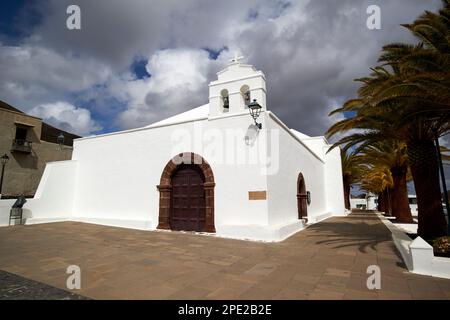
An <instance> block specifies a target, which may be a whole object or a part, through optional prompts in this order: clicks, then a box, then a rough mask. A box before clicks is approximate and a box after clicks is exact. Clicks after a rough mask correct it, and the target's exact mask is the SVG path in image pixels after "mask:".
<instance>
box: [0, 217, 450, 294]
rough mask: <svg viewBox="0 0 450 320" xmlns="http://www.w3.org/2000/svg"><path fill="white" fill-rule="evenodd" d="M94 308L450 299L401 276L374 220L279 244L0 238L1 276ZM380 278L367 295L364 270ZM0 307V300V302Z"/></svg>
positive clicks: (115, 231) (38, 230)
mask: <svg viewBox="0 0 450 320" xmlns="http://www.w3.org/2000/svg"><path fill="white" fill-rule="evenodd" d="M72 264H75V265H78V266H79V267H80V268H81V273H82V274H81V290H74V291H73V292H75V293H77V294H80V295H82V296H86V297H89V298H93V299H450V280H445V279H439V278H432V277H426V276H419V275H414V274H411V273H408V272H407V270H406V268H405V265H404V264H403V262H402V260H401V258H400V257H399V253H398V252H397V251H396V249H395V247H394V244H393V242H392V241H391V236H390V233H389V231H388V229H387V228H386V227H385V226H384V224H383V223H382V222H381V221H380V220H379V218H378V217H377V216H376V215H374V214H352V215H350V216H348V217H342V218H341V217H339V218H338V217H336V218H330V219H327V220H325V221H323V222H320V223H317V224H314V225H311V226H309V227H308V228H307V229H306V230H304V231H301V232H299V233H297V234H296V235H294V236H292V237H290V238H289V239H287V240H285V241H283V242H280V243H262V242H249V241H239V240H230V239H222V238H218V237H214V236H205V235H194V234H186V233H179V232H167V231H153V232H151V231H139V230H131V229H123V228H114V227H105V226H99V225H93V224H84V223H78V222H60V223H51V224H40V225H30V226H14V227H5V228H0V269H1V270H5V271H8V272H11V273H14V274H17V275H20V276H23V277H26V278H29V279H33V280H36V281H39V282H42V283H45V284H48V285H51V286H54V287H57V288H61V289H66V288H65V283H66V279H67V277H68V275H67V274H66V268H67V267H68V266H69V265H72ZM369 265H378V266H379V267H380V268H381V274H382V277H381V290H368V289H367V286H366V281H367V277H368V276H369V275H368V274H367V273H366V270H367V267H368V266H369ZM0 298H1V297H0Z"/></svg>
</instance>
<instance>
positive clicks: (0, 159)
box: [0, 153, 9, 197]
mask: <svg viewBox="0 0 450 320" xmlns="http://www.w3.org/2000/svg"><path fill="white" fill-rule="evenodd" d="M8 161H9V157H8V155H7V154H6V153H5V154H4V155H3V156H1V157H0V163H1V164H2V175H1V176H0V197H1V195H2V187H3V175H4V173H5V165H6V164H7V163H8Z"/></svg>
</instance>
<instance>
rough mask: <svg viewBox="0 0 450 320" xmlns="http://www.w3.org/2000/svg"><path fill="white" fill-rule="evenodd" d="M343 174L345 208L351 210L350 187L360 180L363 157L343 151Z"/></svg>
mask: <svg viewBox="0 0 450 320" xmlns="http://www.w3.org/2000/svg"><path fill="white" fill-rule="evenodd" d="M341 161H342V175H343V183H344V201H345V208H346V209H348V210H350V209H351V204H350V189H351V187H352V184H354V183H355V182H356V181H358V179H359V176H360V172H361V159H360V157H359V156H357V155H355V154H349V153H347V152H341Z"/></svg>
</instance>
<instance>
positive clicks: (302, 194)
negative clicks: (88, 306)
mask: <svg viewBox="0 0 450 320" xmlns="http://www.w3.org/2000/svg"><path fill="white" fill-rule="evenodd" d="M297 209H298V218H299V219H308V194H307V192H306V185H305V178H304V177H303V174H302V173H299V174H298V178H297Z"/></svg>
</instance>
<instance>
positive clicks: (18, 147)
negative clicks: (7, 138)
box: [11, 139, 32, 153]
mask: <svg viewBox="0 0 450 320" xmlns="http://www.w3.org/2000/svg"><path fill="white" fill-rule="evenodd" d="M31 146H32V142H31V141H28V140H23V139H14V140H13V142H12V146H11V151H16V152H25V153H30V152H31Z"/></svg>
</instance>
